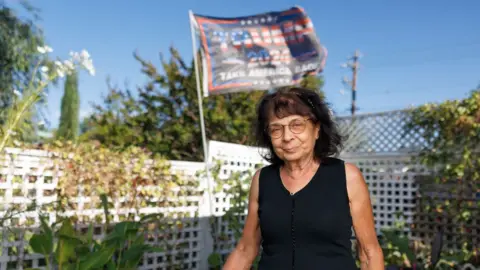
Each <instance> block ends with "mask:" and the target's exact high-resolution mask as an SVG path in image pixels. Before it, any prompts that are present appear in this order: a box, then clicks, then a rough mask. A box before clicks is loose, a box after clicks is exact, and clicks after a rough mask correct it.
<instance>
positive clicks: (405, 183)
mask: <svg viewBox="0 0 480 270" xmlns="http://www.w3.org/2000/svg"><path fill="white" fill-rule="evenodd" d="M342 158H343V159H345V160H346V161H347V162H351V163H353V164H355V165H357V166H358V167H359V169H360V170H361V171H362V174H363V175H364V177H365V181H366V182H367V185H368V188H369V191H370V196H371V200H372V207H373V214H374V218H375V228H376V229H377V233H378V234H379V235H380V234H381V228H384V227H390V226H393V225H394V222H395V220H396V213H399V212H400V213H402V215H403V217H404V218H405V221H406V222H407V223H408V224H411V223H412V221H413V215H414V213H415V206H416V201H417V195H418V186H417V184H416V182H415V178H416V176H417V175H422V174H426V173H427V171H426V170H425V168H424V167H423V166H422V165H420V164H417V163H412V161H411V158H410V157H409V156H406V155H389V156H378V155H370V156H357V155H344V156H343V157H342Z"/></svg>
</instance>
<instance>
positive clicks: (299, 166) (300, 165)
mask: <svg viewBox="0 0 480 270" xmlns="http://www.w3.org/2000/svg"><path fill="white" fill-rule="evenodd" d="M319 165H320V162H319V161H318V160H317V159H316V158H315V157H314V156H311V157H308V158H305V159H302V160H298V161H294V162H285V163H284V165H283V168H284V170H285V173H286V174H287V175H289V176H291V177H295V176H300V175H303V174H306V173H308V172H309V171H310V170H316V169H317V168H318V166H319Z"/></svg>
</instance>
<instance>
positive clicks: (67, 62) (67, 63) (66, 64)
mask: <svg viewBox="0 0 480 270" xmlns="http://www.w3.org/2000/svg"><path fill="white" fill-rule="evenodd" d="M63 66H64V67H65V68H66V69H67V70H74V69H75V65H74V64H73V62H72V61H71V60H65V61H63Z"/></svg>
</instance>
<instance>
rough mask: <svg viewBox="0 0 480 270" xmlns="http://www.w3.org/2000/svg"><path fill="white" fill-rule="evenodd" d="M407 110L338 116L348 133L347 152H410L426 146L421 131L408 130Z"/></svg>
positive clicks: (340, 125) (342, 129) (338, 122)
mask: <svg viewBox="0 0 480 270" xmlns="http://www.w3.org/2000/svg"><path fill="white" fill-rule="evenodd" d="M409 120H410V116H409V114H408V112H407V111H406V110H400V111H389V112H382V113H375V114H363V115H357V116H355V117H354V118H352V117H349V116H348V117H338V118H337V119H336V122H337V124H338V126H339V128H340V130H341V131H343V132H342V133H344V134H346V135H348V137H349V140H348V141H347V143H346V145H345V149H344V152H345V153H354V154H362V153H407V152H410V151H412V150H413V151H415V150H417V149H418V148H419V147H422V146H424V145H425V143H426V142H425V141H424V140H423V138H422V137H421V133H420V132H421V131H418V130H407V129H406V125H407V123H408V122H409Z"/></svg>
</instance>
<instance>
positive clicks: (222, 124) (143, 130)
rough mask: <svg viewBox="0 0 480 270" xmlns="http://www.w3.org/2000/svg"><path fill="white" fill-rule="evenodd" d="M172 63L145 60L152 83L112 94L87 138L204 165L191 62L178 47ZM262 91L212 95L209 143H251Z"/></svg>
mask: <svg viewBox="0 0 480 270" xmlns="http://www.w3.org/2000/svg"><path fill="white" fill-rule="evenodd" d="M170 54H171V57H170V59H169V60H166V59H165V58H163V57H161V67H162V70H161V71H158V70H157V68H156V67H155V66H154V65H153V64H152V63H150V62H148V61H146V60H144V59H142V58H141V57H140V56H139V55H138V54H135V58H136V59H137V60H138V62H139V63H140V64H141V67H142V72H143V73H144V74H145V75H146V76H147V77H148V78H149V81H148V82H147V84H146V85H145V86H144V87H143V88H140V89H138V98H134V97H133V96H132V94H130V91H121V90H117V89H111V90H110V92H109V94H108V96H107V97H106V98H105V100H104V104H103V105H102V106H95V113H94V114H93V115H92V117H90V118H89V119H88V120H87V121H86V122H85V123H84V124H83V125H82V126H83V127H84V134H83V138H84V139H94V140H98V141H100V142H101V143H104V144H107V145H111V146H115V147H126V146H129V145H136V146H141V147H146V148H147V149H149V150H150V151H152V152H155V153H160V154H162V155H163V156H165V157H166V158H168V159H175V160H202V159H203V150H202V139H201V130H200V119H199V109H198V108H199V106H198V97H197V89H196V81H195V69H194V65H193V63H190V64H189V65H187V64H186V63H185V61H184V60H183V59H182V58H181V56H180V55H179V53H178V51H177V50H176V49H175V48H171V49H170ZM304 84H306V85H307V86H309V87H313V88H317V89H318V88H319V87H320V86H321V84H322V83H321V80H320V79H319V78H316V77H312V78H307V80H306V81H305V82H304ZM264 93H265V92H264V91H251V92H240V93H231V94H224V95H211V96H209V97H207V98H203V101H202V102H203V109H204V117H205V128H206V134H207V138H208V139H209V140H217V141H225V142H231V143H239V144H250V145H251V144H253V143H254V141H253V136H252V134H253V132H252V131H251V127H252V124H253V120H254V118H255V109H256V105H257V101H258V100H259V99H260V98H261V97H262V96H263V95H264Z"/></svg>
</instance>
